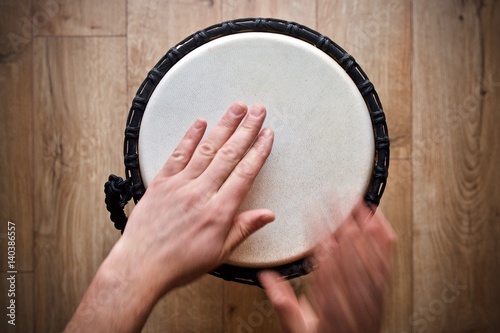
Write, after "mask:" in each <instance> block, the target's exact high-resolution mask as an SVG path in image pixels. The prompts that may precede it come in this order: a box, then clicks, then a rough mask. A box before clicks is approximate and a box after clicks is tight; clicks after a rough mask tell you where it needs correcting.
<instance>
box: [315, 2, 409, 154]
mask: <svg viewBox="0 0 500 333" xmlns="http://www.w3.org/2000/svg"><path fill="white" fill-rule="evenodd" d="M410 15H411V11H410V3H409V2H408V1H405V0H376V1H335V0H333V1H332V0H318V31H319V32H321V33H322V34H324V35H327V36H329V37H330V38H331V39H332V40H333V41H335V42H336V43H338V44H339V45H340V46H341V47H342V48H344V49H345V50H346V51H347V52H348V53H350V54H351V55H352V56H354V58H355V59H356V60H357V62H358V63H359V64H360V66H361V67H362V68H363V70H364V71H365V73H366V74H367V75H368V77H369V78H370V80H371V81H372V82H373V83H374V85H375V88H376V90H377V92H378V94H379V96H380V99H381V101H382V105H383V107H384V111H385V113H386V115H387V123H388V127H389V136H390V139H391V158H392V159H394V158H396V159H399V158H409V157H410V153H411V126H410V125H411V118H410V117H411V112H410V104H411V26H410V22H411V19H410Z"/></svg>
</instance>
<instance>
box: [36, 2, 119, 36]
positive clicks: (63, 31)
mask: <svg viewBox="0 0 500 333" xmlns="http://www.w3.org/2000/svg"><path fill="white" fill-rule="evenodd" d="M126 7H127V5H126V1H125V0H106V1H100V0H85V1H75V0H33V16H32V20H31V23H32V29H33V35H35V36H44V35H57V36H71V35H77V36H90V35H92V36H103V35H108V36H109V35H115V36H116V35H125V31H126Z"/></svg>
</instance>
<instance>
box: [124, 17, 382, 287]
mask: <svg viewBox="0 0 500 333" xmlns="http://www.w3.org/2000/svg"><path fill="white" fill-rule="evenodd" d="M235 101H243V102H245V103H246V104H247V105H249V106H250V105H252V104H254V103H261V104H263V105H264V106H265V107H266V109H267V118H266V121H265V123H264V126H265V127H270V128H271V129H272V130H274V132H275V141H274V145H273V149H272V152H271V154H270V156H269V158H268V159H267V162H266V164H265V165H264V167H263V169H262V171H261V172H260V174H259V175H258V177H257V178H256V180H255V183H254V185H253V187H252V188H251V190H250V193H249V195H248V197H247V198H246V199H245V201H244V202H243V205H242V207H241V210H248V209H253V208H269V209H271V210H273V211H274V212H275V214H276V220H275V222H273V223H271V224H269V225H267V226H266V227H264V228H263V229H261V230H259V231H258V232H256V233H255V234H253V235H252V236H250V237H249V238H248V240H246V241H245V242H244V243H243V244H242V245H241V246H240V247H238V248H237V249H236V251H235V252H234V253H233V254H232V255H231V257H230V258H229V261H228V262H227V264H228V265H224V266H223V267H222V271H221V270H219V271H218V273H217V274H219V275H222V276H221V277H223V278H225V279H230V280H238V279H241V280H243V281H240V282H243V283H252V284H254V283H256V275H255V274H256V272H257V271H258V270H259V269H261V268H267V267H274V268H276V267H278V266H280V267H281V268H283V267H286V269H282V270H281V273H282V274H285V275H289V276H291V277H293V276H297V275H302V274H304V273H305V270H304V265H303V264H304V258H306V257H307V256H308V255H309V254H310V253H311V251H312V250H313V248H314V247H315V245H316V244H317V241H318V238H319V237H321V236H322V235H324V234H325V230H328V231H329V232H331V231H333V230H335V229H336V228H337V227H338V225H339V223H340V222H341V221H342V218H343V216H345V215H346V214H347V213H349V212H350V211H351V210H352V208H353V206H354V205H355V204H356V202H357V201H359V199H360V198H361V197H365V198H366V200H367V202H368V203H378V200H379V199H380V197H381V195H382V193H383V190H384V187H385V181H386V177H387V167H388V158H389V150H388V148H389V147H388V137H387V128H386V124H385V117H384V114H383V111H382V108H381V105H380V101H379V99H378V96H377V95H376V92H375V90H374V88H373V85H372V84H371V83H370V81H369V80H368V78H367V77H366V75H365V74H364V72H363V71H362V70H361V68H359V66H358V65H357V64H356V62H355V61H354V59H353V58H352V57H351V56H350V55H348V54H347V53H345V51H343V50H342V49H341V48H340V47H338V46H337V45H336V44H335V43H333V42H332V41H331V40H329V39H327V38H326V37H324V36H322V35H320V34H318V33H317V32H314V31H313V30H310V29H308V28H306V27H303V26H299V25H297V24H295V23H289V22H284V21H279V20H273V19H267V20H262V19H244V20H243V19H242V20H239V21H231V22H224V23H221V24H220V25H216V26H212V27H209V28H207V29H205V30H203V31H200V32H198V33H197V34H194V35H192V36H190V37H188V38H187V39H186V40H184V41H182V42H181V43H179V44H178V45H177V46H176V47H175V48H173V49H171V50H170V51H169V52H168V53H167V54H166V55H165V56H164V57H163V58H162V60H160V62H159V63H158V64H157V65H156V66H155V68H153V70H152V71H151V72H150V73H149V75H148V77H147V78H146V80H145V81H144V82H143V84H142V86H141V87H140V89H139V91H138V93H137V96H136V98H135V99H134V103H133V105H132V108H131V112H130V114H129V119H128V123H127V129H126V139H125V161H126V166H127V178H128V179H130V180H131V181H132V184H133V187H132V191H133V192H134V191H135V193H133V196H134V199H135V200H136V201H137V200H139V199H140V197H141V195H142V193H143V191H144V189H146V188H147V186H148V185H149V184H150V183H151V181H152V180H153V178H154V177H155V176H156V174H157V173H158V172H159V170H160V169H161V168H162V166H163V165H164V163H165V162H166V160H167V159H168V157H169V156H170V154H171V153H172V152H173V150H174V148H175V147H176V146H177V144H178V142H179V141H180V140H181V138H182V137H183V135H184V133H185V131H186V130H187V129H188V128H189V126H190V125H191V124H192V123H193V122H194V121H195V119H196V118H205V119H207V122H208V130H207V133H208V131H210V130H211V129H212V128H213V127H214V126H215V124H216V123H217V121H218V120H219V119H220V118H221V116H222V114H223V113H224V112H225V110H226V109H227V108H228V107H229V106H230V105H231V104H232V103H233V102H235ZM331 207H334V209H331ZM195 241H196V240H195V239H193V242H195ZM292 266H293V267H292ZM228 267H229V270H230V272H229V273H228V271H227V268H228ZM231 270H236V271H237V273H235V274H233V272H232V271H231ZM220 272H222V273H220ZM240 275H243V276H240Z"/></svg>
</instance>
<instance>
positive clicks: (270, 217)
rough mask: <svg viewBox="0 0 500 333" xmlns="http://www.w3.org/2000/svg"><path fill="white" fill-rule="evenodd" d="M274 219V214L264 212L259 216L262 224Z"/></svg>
mask: <svg viewBox="0 0 500 333" xmlns="http://www.w3.org/2000/svg"><path fill="white" fill-rule="evenodd" d="M274 219H275V216H274V214H264V215H262V216H261V217H260V222H262V224H267V223H269V222H273V221H274Z"/></svg>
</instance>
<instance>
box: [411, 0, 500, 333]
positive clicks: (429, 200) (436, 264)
mask: <svg viewBox="0 0 500 333" xmlns="http://www.w3.org/2000/svg"><path fill="white" fill-rule="evenodd" d="M413 13H414V15H415V16H414V20H413V22H414V50H415V53H414V68H413V73H414V74H413V75H414V76H413V87H414V96H416V97H418V98H414V100H413V170H414V178H413V184H414V185H413V186H414V191H413V197H414V215H413V220H414V242H413V244H414V251H413V253H414V304H415V306H414V313H413V315H412V317H411V319H410V321H411V324H412V326H413V329H414V330H415V331H417V332H421V331H424V330H425V331H429V332H442V331H446V332H454V331H462V332H464V331H470V332H472V331H478V332H496V331H498V330H499V329H500V319H499V318H498V313H499V310H500V302H499V301H500V291H499V287H498V283H497V282H498V275H499V273H500V271H499V267H500V266H499V265H498V263H499V247H500V246H499V242H498V239H499V235H500V227H499V225H498V222H499V218H498V202H499V201H500V192H499V188H498V184H499V183H500V182H499V176H498V171H497V170H496V169H497V166H498V165H499V163H500V160H499V158H500V157H499V156H500V154H499V149H498V147H499V141H500V140H499V139H500V136H499V133H498V125H499V123H500V122H499V120H500V119H499V113H498V103H499V92H498V89H499V85H498V83H499V81H500V76H499V74H500V71H499V64H498V57H499V52H498V50H499V49H498V41H497V39H498V32H499V24H500V21H499V17H500V16H499V8H498V3H497V2H495V1H480V2H472V1H462V2H458V1H451V0H449V1H439V2H434V1H415V2H413ZM488 79H492V80H493V81H495V82H496V85H495V84H492V83H487V80H488ZM493 81H492V82H493Z"/></svg>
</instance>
